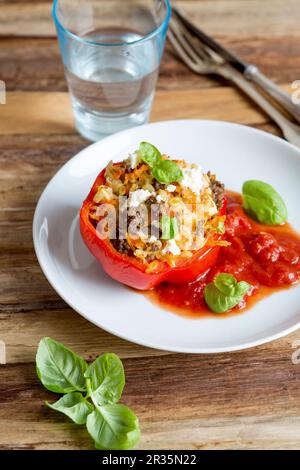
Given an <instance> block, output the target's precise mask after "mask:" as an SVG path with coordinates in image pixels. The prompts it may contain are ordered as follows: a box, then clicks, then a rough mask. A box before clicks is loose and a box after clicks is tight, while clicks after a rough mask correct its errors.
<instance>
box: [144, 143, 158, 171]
mask: <svg viewBox="0 0 300 470" xmlns="http://www.w3.org/2000/svg"><path fill="white" fill-rule="evenodd" d="M139 154H140V157H141V159H142V160H143V162H145V163H147V165H149V166H150V168H154V167H155V166H156V165H158V163H159V161H160V160H161V153H160V151H159V150H157V148H156V147H154V145H152V144H149V142H141V143H140V148H139Z"/></svg>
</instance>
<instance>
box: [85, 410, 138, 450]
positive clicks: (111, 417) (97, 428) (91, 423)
mask: <svg viewBox="0 0 300 470" xmlns="http://www.w3.org/2000/svg"><path fill="white" fill-rule="evenodd" d="M87 430H88V432H89V434H90V435H91V436H92V438H93V439H94V441H95V447H96V448H97V449H101V450H128V449H132V448H133V447H134V446H135V445H136V444H137V442H138V441H139V439H140V429H139V423H138V419H137V417H136V415H135V414H134V413H133V411H131V410H130V409H129V408H128V407H127V406H125V405H119V404H114V405H105V406H101V407H99V408H98V409H96V410H95V411H94V412H93V413H91V414H90V415H89V416H88V418H87Z"/></svg>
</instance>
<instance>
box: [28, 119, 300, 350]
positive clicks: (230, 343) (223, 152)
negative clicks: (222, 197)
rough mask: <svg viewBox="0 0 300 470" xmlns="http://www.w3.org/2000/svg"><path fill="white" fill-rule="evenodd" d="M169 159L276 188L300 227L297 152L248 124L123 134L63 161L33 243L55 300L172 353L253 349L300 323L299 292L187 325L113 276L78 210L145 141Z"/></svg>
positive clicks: (230, 181) (42, 203)
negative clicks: (91, 247) (96, 254)
mask: <svg viewBox="0 0 300 470" xmlns="http://www.w3.org/2000/svg"><path fill="white" fill-rule="evenodd" d="M143 140H146V141H149V142H152V143H153V144H154V145H155V146H157V147H158V148H159V149H161V150H162V151H163V152H165V153H167V154H169V155H171V156H172V158H181V159H185V160H187V161H190V162H197V163H201V165H202V166H203V167H204V168H205V169H206V170H212V171H214V172H216V174H217V176H218V178H219V179H220V180H221V181H223V182H224V183H225V185H226V187H227V188H229V189H232V190H235V191H241V186H242V184H243V182H244V181H245V180H248V179H260V180H263V181H266V182H269V183H271V184H272V185H274V187H275V188H276V189H277V190H278V191H279V193H280V194H281V195H282V196H283V198H284V200H285V202H286V204H287V206H288V210H289V221H290V222H291V223H292V225H293V226H294V227H295V228H296V229H297V230H298V231H300V212H299V201H300V185H299V177H300V150H298V149H297V148H296V147H293V146H292V145H290V144H288V143H287V142H285V141H283V140H281V139H279V138H277V137H274V136H272V135H270V134H267V133H265V132H262V131H258V130H255V129H252V128H250V127H246V126H240V125H236V124H230V123H225V122H215V121H188V120H187V121H169V122H158V123H155V124H149V125H145V126H142V127H138V128H134V129H130V130H127V131H123V132H121V133H118V134H115V135H113V136H110V137H108V138H106V139H104V140H102V141H100V142H97V143H95V144H93V145H90V146H89V147H87V148H86V149H85V150H83V151H81V152H80V153H79V154H78V155H76V156H75V157H74V158H72V159H71V160H70V161H69V162H68V163H66V164H65V165H64V166H63V167H62V168H61V169H60V170H59V171H58V173H57V174H56V175H55V176H54V177H53V178H52V180H51V181H50V183H49V184H48V186H47V187H46V189H45V190H44V192H43V194H42V196H41V198H40V200H39V202H38V205H37V208H36V212H35V217H34V222H33V239H34V246H35V250H36V254H37V257H38V260H39V263H40V265H41V267H42V269H43V271H44V273H45V275H46V277H47V279H48V280H49V282H50V283H51V284H52V286H53V287H54V289H55V290H56V291H57V292H58V294H59V295H60V296H61V297H62V298H63V299H64V300H65V301H66V302H67V303H68V304H69V305H70V306H71V307H72V308H73V309H74V310H76V311H77V312H78V313H80V314H81V315H82V316H83V317H85V318H86V319H88V320H89V321H91V322H92V323H94V324H95V325H97V326H99V327H100V328H103V329H104V330H107V331H109V332H110V333H113V334H114V335H117V336H119V337H121V338H124V339H127V340H129V341H133V342H135V343H138V344H142V345H145V346H150V347H153V348H157V349H164V350H167V351H178V352H186V353H217V352H224V351H234V350H239V349H244V348H249V347H252V346H256V345H259V344H262V343H265V342H267V341H271V340H274V339H276V338H279V337H281V336H283V335H286V334H288V333H290V332H292V331H294V330H296V329H297V328H298V327H299V326H300V302H299V300H300V286H299V287H294V288H291V289H288V290H285V291H281V292H278V293H276V294H273V295H272V296H270V297H267V298H265V299H264V300H262V301H261V302H259V303H257V304H256V305H255V306H254V307H253V308H252V309H250V310H248V311H246V312H245V313H241V314H240V315H235V316H232V317H228V318H225V317H224V318H222V316H221V317H220V316H216V317H215V318H199V319H189V318H185V317H184V316H179V315H176V314H174V313H172V312H169V311H168V310H165V309H163V308H160V307H159V306H156V305H154V304H153V303H151V302H150V301H149V300H148V299H147V298H146V297H145V296H144V295H141V294H138V293H135V292H134V291H133V290H130V289H128V288H127V287H124V286H123V285H121V284H119V283H117V282H115V281H113V280H112V279H110V278H109V277H108V276H107V275H106V274H105V273H104V272H103V271H102V269H101V267H100V265H99V264H98V262H97V261H96V260H95V259H94V258H93V256H92V255H91V254H90V253H89V251H88V250H87V248H86V247H85V245H84V243H83V242H82V240H81V236H80V232H79V220H78V211H79V209H80V207H81V204H82V202H83V200H84V199H85V197H86V196H87V194H88V192H89V190H90V188H91V186H92V184H93V182H94V179H95V177H96V175H97V174H98V173H99V172H100V170H101V169H102V168H103V167H104V166H106V164H107V163H108V161H109V160H114V161H118V160H122V159H124V158H125V157H126V156H127V155H128V153H129V152H131V151H133V150H135V149H136V148H137V147H138V144H139V142H140V141H143Z"/></svg>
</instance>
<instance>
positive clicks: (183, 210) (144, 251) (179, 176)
mask: <svg viewBox="0 0 300 470" xmlns="http://www.w3.org/2000/svg"><path fill="white" fill-rule="evenodd" d="M147 145H148V146H150V145H151V144H147ZM153 149H155V147H153ZM150 150H151V147H150ZM155 150H156V149H155ZM141 154H142V152H139V151H136V152H135V153H133V154H131V155H130V156H129V157H128V158H127V159H126V160H124V161H122V162H119V163H113V162H110V163H109V164H108V165H107V167H106V170H105V184H103V185H100V186H99V187H98V189H97V192H96V194H95V196H94V199H93V203H94V204H93V205H92V206H91V210H90V214H89V217H90V220H91V222H92V223H93V225H94V226H95V227H97V224H98V223H99V222H100V221H101V219H102V218H103V214H102V215H98V214H99V210H98V209H99V207H100V206H101V205H103V204H111V205H112V206H113V207H114V208H115V211H116V218H117V224H116V230H115V232H114V233H110V234H109V238H110V242H111V244H112V245H113V247H114V248H115V249H116V250H117V251H118V252H120V253H122V254H125V255H128V256H131V257H132V256H133V257H135V258H137V259H138V260H140V261H141V262H142V263H144V264H147V265H148V269H149V270H150V271H151V269H153V270H154V269H155V268H156V265H157V262H160V261H164V262H166V263H167V264H168V265H169V266H176V265H177V264H178V263H179V260H181V261H182V260H184V259H187V258H190V257H191V256H193V254H194V253H195V252H196V251H197V250H199V249H201V248H202V247H203V246H204V245H206V244H211V245H216V244H223V243H224V242H222V240H220V239H219V238H218V237H216V234H218V233H223V231H224V222H225V216H221V215H219V210H220V208H221V207H222V204H223V196H224V185H223V184H222V183H220V182H219V181H218V180H217V179H216V176H215V175H214V174H211V173H210V172H208V173H204V172H203V171H202V169H201V167H200V166H199V165H196V164H189V163H187V162H185V161H183V160H171V159H170V158H169V157H168V156H167V155H161V156H160V160H159V167H158V170H155V168H154V165H155V163H153V160H152V159H148V160H147V159H143V158H142V157H141ZM145 160H146V161H145ZM172 165H173V166H172ZM169 167H170V171H173V170H174V169H175V173H174V175H175V174H176V176H174V181H171V182H170V181H168V182H161V181H162V180H164V178H165V177H164V175H165V173H163V174H162V173H161V172H160V168H163V169H164V170H167V171H168V169H169ZM166 174H168V173H166ZM170 178H171V177H170ZM159 180H160V181H159ZM142 209H143V210H142ZM125 213H126V225H125V230H124V226H123V229H122V233H121V230H120V228H119V225H120V224H119V223H118V222H119V221H120V219H121V217H123V216H124V214H125ZM141 213H142V215H141Z"/></svg>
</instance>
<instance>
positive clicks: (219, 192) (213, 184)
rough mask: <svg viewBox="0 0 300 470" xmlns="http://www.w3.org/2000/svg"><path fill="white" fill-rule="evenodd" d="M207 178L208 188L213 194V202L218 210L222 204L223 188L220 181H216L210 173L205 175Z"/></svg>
mask: <svg viewBox="0 0 300 470" xmlns="http://www.w3.org/2000/svg"><path fill="white" fill-rule="evenodd" d="M207 176H208V177H209V180H210V188H211V190H212V193H213V199H214V202H215V204H216V206H217V208H218V209H220V208H221V207H222V204H223V197H224V191H225V186H224V184H223V183H220V181H218V180H217V179H216V176H215V175H213V174H212V173H211V172H210V171H209V172H208V173H207Z"/></svg>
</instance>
